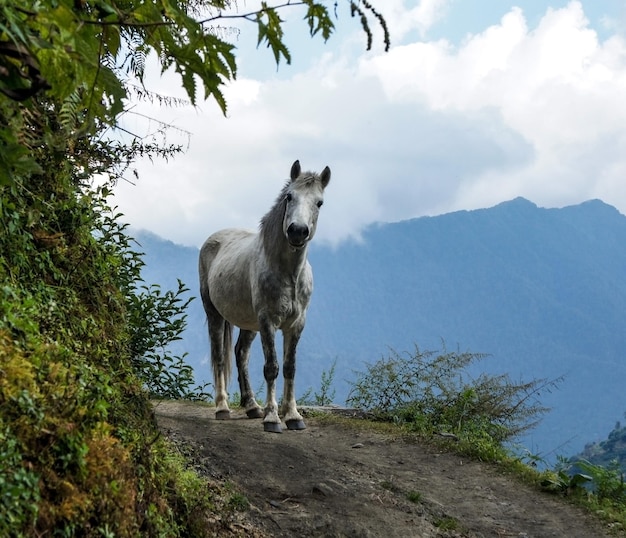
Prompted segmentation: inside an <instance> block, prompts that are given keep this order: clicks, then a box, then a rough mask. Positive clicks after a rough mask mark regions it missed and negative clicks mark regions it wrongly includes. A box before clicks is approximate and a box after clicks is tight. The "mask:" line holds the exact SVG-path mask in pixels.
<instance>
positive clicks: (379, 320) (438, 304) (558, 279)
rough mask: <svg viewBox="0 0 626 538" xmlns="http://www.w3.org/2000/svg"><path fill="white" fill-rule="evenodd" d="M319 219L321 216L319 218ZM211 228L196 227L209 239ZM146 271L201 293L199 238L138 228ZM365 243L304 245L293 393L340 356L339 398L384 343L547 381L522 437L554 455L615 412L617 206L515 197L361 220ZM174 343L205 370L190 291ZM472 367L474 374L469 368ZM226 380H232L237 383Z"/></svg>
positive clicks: (620, 253)
mask: <svg viewBox="0 0 626 538" xmlns="http://www.w3.org/2000/svg"><path fill="white" fill-rule="evenodd" d="M322 217H323V215H322ZM213 231H214V230H207V236H208V235H209V234H210V233H211V232H213ZM135 236H136V237H137V239H138V241H139V243H140V245H141V247H142V248H141V250H143V251H145V253H146V256H145V258H144V259H145V261H146V267H145V268H144V278H145V280H146V282H147V283H153V282H154V283H159V284H161V285H162V286H163V287H164V288H175V287H176V278H180V279H181V280H183V282H185V283H186V284H187V286H188V287H189V288H191V293H192V294H193V295H196V296H197V295H198V291H197V290H198V284H197V256H198V249H196V248H192V247H183V246H180V245H175V244H173V243H171V242H169V241H165V240H162V239H160V238H158V237H157V236H154V235H153V234H150V233H147V232H138V233H136V234H135ZM362 237H363V240H362V242H359V243H357V242H351V243H344V244H342V245H341V246H340V247H339V248H337V249H332V248H330V247H325V246H320V245H317V244H315V242H314V243H313V244H312V245H311V248H310V251H309V252H310V253H309V260H310V262H311V264H312V265H313V272H314V276H315V291H314V294H313V300H312V303H311V307H310V309H309V315H308V319H307V326H306V329H305V332H304V335H303V337H302V340H301V344H300V347H299V355H298V364H297V374H296V384H297V389H298V393H299V394H302V393H303V392H304V391H305V390H306V389H307V388H308V387H313V388H314V389H317V388H319V384H320V376H321V372H322V371H324V370H329V369H330V367H331V365H332V363H333V361H334V360H336V361H337V367H336V376H335V389H336V398H335V400H336V402H337V403H344V401H345V398H346V396H347V393H348V391H349V388H350V385H349V383H348V381H350V380H353V379H354V373H353V372H354V371H355V370H363V369H364V363H365V362H374V361H376V360H378V359H379V358H380V357H381V356H383V355H388V354H389V351H390V349H394V350H396V351H398V352H404V351H408V352H410V351H412V350H413V349H414V346H415V345H416V344H417V345H418V346H419V347H420V349H423V350H439V349H441V347H442V342H445V345H446V347H447V348H448V349H449V350H450V349H456V348H457V347H458V348H459V349H460V350H461V351H471V352H476V353H487V354H489V355H490V357H488V358H486V359H485V360H483V361H482V362H480V363H479V364H478V369H477V371H475V372H473V373H474V374H476V375H477V374H478V373H480V371H486V372H489V373H508V374H509V375H510V376H511V377H512V378H513V379H514V380H519V379H523V380H531V379H534V378H550V379H552V378H556V377H559V376H562V375H564V376H565V380H564V381H563V382H561V383H560V385H559V388H558V390H556V391H552V392H546V393H544V394H542V398H541V401H542V403H544V404H545V405H547V406H549V407H551V408H552V411H551V412H550V413H549V414H548V415H546V416H545V417H544V419H543V421H542V423H541V424H540V425H539V426H538V427H537V428H535V429H534V430H532V431H531V432H530V433H529V435H528V436H527V437H525V438H524V439H522V440H521V442H522V443H523V444H524V445H525V446H526V447H527V448H529V449H530V450H531V452H533V453H536V454H540V455H542V456H548V457H554V455H555V454H562V455H571V454H574V453H576V452H579V451H580V450H581V449H582V447H583V446H584V444H585V443H587V442H589V441H594V440H600V439H603V438H604V437H606V434H607V433H608V432H609V431H610V430H611V428H612V427H613V426H614V424H615V422H616V420H619V419H620V418H622V417H623V415H624V412H625V411H626V391H625V390H624V388H625V387H624V385H625V381H626V356H625V350H626V217H625V216H624V215H622V214H620V213H619V212H618V211H617V210H616V209H615V208H613V207H611V206H609V205H607V204H605V203H603V202H601V201H599V200H591V201H589V202H585V203H583V204H580V205H576V206H571V207H566V208H562V209H545V208H539V207H537V206H536V205H534V204H533V203H531V202H529V201H528V200H525V199H523V198H517V199H515V200H512V201H509V202H505V203H502V204H499V205H497V206H495V207H492V208H489V209H481V210H475V211H459V212H455V213H450V214H446V215H441V216H437V217H423V218H418V219H413V220H409V221H403V222H398V223H393V224H380V225H377V226H373V227H370V228H369V229H367V230H366V231H365V232H364V233H363V236H362ZM177 348H178V350H179V351H186V352H188V353H189V355H188V357H187V359H188V362H189V363H190V364H191V365H192V366H193V367H194V370H195V372H196V379H197V380H198V381H203V380H204V381H210V368H209V365H208V363H207V362H206V361H207V358H208V338H207V336H206V324H205V322H204V313H203V312H202V305H201V304H200V300H199V299H198V300H196V301H193V303H192V305H191V307H190V310H189V317H188V328H187V330H186V332H185V335H184V339H183V341H181V342H179V343H177ZM262 363H263V359H262V352H261V347H260V343H259V341H258V339H257V341H256V342H255V344H254V346H253V356H252V359H251V364H250V367H251V373H252V376H253V380H254V381H253V386H254V387H255V388H260V387H262ZM478 370H480V371H478ZM232 390H237V386H236V384H233V385H232Z"/></svg>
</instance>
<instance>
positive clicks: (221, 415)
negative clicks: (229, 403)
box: [215, 409, 230, 420]
mask: <svg viewBox="0 0 626 538" xmlns="http://www.w3.org/2000/svg"><path fill="white" fill-rule="evenodd" d="M229 418H230V411H229V410H228V409H222V410H221V411H216V412H215V420H228V419H229Z"/></svg>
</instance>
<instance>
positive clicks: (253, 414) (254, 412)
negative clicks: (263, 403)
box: [246, 407, 263, 418]
mask: <svg viewBox="0 0 626 538" xmlns="http://www.w3.org/2000/svg"><path fill="white" fill-rule="evenodd" d="M246 415H247V416H248V418H263V409H261V408H260V407H253V408H252V409H248V410H247V411H246Z"/></svg>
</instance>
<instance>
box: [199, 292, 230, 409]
mask: <svg viewBox="0 0 626 538" xmlns="http://www.w3.org/2000/svg"><path fill="white" fill-rule="evenodd" d="M205 311H206V315H207V321H208V324H209V340H210V343H211V366H212V367H213V384H214V388H215V408H216V409H215V418H216V419H218V420H224V419H228V418H230V409H229V408H228V381H229V378H230V360H231V358H230V346H229V345H228V341H229V340H230V334H229V333H230V331H232V329H231V327H230V324H229V323H227V322H226V320H225V319H224V318H223V317H222V316H221V315H220V314H219V313H218V312H217V310H216V309H215V308H214V307H213V305H212V304H211V303H209V304H208V305H207V303H206V302H205Z"/></svg>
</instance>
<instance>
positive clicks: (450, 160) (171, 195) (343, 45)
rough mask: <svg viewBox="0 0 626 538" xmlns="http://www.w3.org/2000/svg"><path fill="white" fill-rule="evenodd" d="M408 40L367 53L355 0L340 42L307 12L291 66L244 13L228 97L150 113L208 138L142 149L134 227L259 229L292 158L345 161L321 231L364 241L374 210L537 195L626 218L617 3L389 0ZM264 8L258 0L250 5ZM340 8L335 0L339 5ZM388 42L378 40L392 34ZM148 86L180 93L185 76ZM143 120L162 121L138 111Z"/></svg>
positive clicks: (185, 238) (174, 233)
mask: <svg viewBox="0 0 626 538" xmlns="http://www.w3.org/2000/svg"><path fill="white" fill-rule="evenodd" d="M374 4H375V5H376V7H377V8H378V9H379V10H380V11H381V12H382V13H383V14H384V15H385V17H386V19H387V21H388V24H389V29H390V32H391V37H392V48H391V50H390V51H389V52H387V53H385V52H384V51H383V50H382V46H381V44H380V40H377V41H376V45H375V46H374V48H373V50H372V51H369V52H367V51H365V39H364V36H363V34H362V33H361V32H360V30H359V27H358V21H356V20H353V19H351V18H350V17H349V15H348V13H347V12H346V11H345V10H344V11H341V9H340V11H339V20H338V31H337V33H336V35H335V36H333V37H332V38H331V40H330V41H329V42H328V43H327V44H323V42H322V41H321V40H314V41H311V40H310V39H309V38H308V37H307V36H306V35H305V34H306V27H305V26H304V23H303V22H302V21H301V20H300V19H301V16H302V14H301V13H299V12H298V11H297V9H295V8H293V10H292V11H291V12H289V11H285V12H284V14H283V16H284V18H286V19H288V21H289V22H288V24H287V26H286V42H287V44H288V46H289V48H290V50H291V53H292V55H293V63H292V65H291V66H287V65H281V66H280V68H279V69H276V65H275V64H274V60H273V57H272V55H271V53H270V52H269V51H268V50H265V49H263V48H261V49H258V50H257V48H256V35H255V33H254V28H253V27H252V26H248V25H242V26H241V33H240V34H239V38H238V39H236V41H235V44H236V46H237V48H238V60H239V72H238V79H237V81H236V82H234V83H233V84H231V85H230V86H229V88H228V89H227V91H226V97H227V100H228V102H229V110H228V115H227V117H224V116H222V114H221V112H220V111H219V110H218V108H217V106H216V105H215V103H213V102H210V101H209V102H206V103H203V104H201V105H200V106H198V107H197V108H195V109H194V108H176V109H162V108H157V107H156V105H150V104H148V103H140V104H138V105H137V108H136V110H137V111H139V112H141V113H142V114H145V115H148V116H152V117H155V118H159V119H160V120H163V121H167V122H169V123H172V124H173V125H175V126H176V127H178V128H179V129H181V130H183V131H185V132H189V133H191V136H190V137H189V138H188V137H187V135H186V134H183V133H181V132H179V131H172V132H170V133H169V134H168V141H170V142H182V143H184V144H187V143H189V149H188V151H187V152H186V153H185V154H184V155H181V156H179V157H177V158H176V159H174V160H173V161H171V162H169V163H163V162H157V163H156V164H152V163H149V162H140V163H139V164H138V166H137V169H138V172H139V174H140V180H139V181H138V182H136V184H135V185H131V184H130V183H125V182H120V183H119V184H118V186H117V188H116V195H115V203H116V204H117V205H118V207H119V209H120V210H121V211H122V212H123V213H124V214H125V215H126V219H127V220H128V221H129V222H130V223H131V224H132V225H133V226H135V227H139V228H146V229H148V230H151V231H153V232H156V233H158V234H159V235H161V236H163V237H166V238H168V239H171V240H173V241H176V242H179V243H183V244H189V245H200V244H201V243H202V241H203V240H204V239H205V238H206V237H207V236H208V235H209V234H210V233H212V232H213V231H215V230H217V229H220V228H224V227H231V226H237V227H246V228H254V227H256V226H257V224H258V222H259V220H260V218H261V217H262V215H263V214H264V213H265V211H266V210H267V209H268V208H269V206H270V204H271V203H272V201H273V200H274V198H275V196H276V194H277V192H278V191H279V190H280V188H281V186H282V184H283V183H284V181H285V179H286V178H287V177H288V173H289V169H290V167H291V163H292V162H293V161H294V160H295V159H300V161H301V163H302V165H303V167H304V168H308V169H313V170H318V171H319V170H321V169H322V168H323V167H324V166H325V165H329V166H330V167H331V169H332V173H333V174H332V179H331V183H330V185H329V187H328V189H327V194H326V203H325V205H324V209H323V212H322V215H321V216H320V221H319V227H318V238H317V240H318V241H320V242H327V243H331V244H335V245H337V244H340V243H341V242H342V241H345V240H349V239H357V240H358V239H359V237H360V233H361V232H362V230H363V229H364V228H365V227H367V226H368V225H371V224H372V223H374V222H394V221H398V220H404V219H408V218H414V217H419V216H423V215H436V214H441V213H446V212H450V211H456V210H461V209H474V208H479V207H489V206H491V205H494V204H497V203H499V202H502V201H505V200H509V199H512V198H515V197H517V196H524V197H526V198H528V199H530V200H531V201H533V202H535V203H537V204H538V205H540V206H546V207H561V206H564V205H571V204H576V203H580V202H582V201H585V200H588V199H591V198H600V199H602V200H604V201H605V202H607V203H609V204H612V205H614V206H616V207H617V208H618V209H619V210H620V211H621V212H622V213H626V40H625V38H626V31H625V28H626V24H625V21H626V10H625V8H624V7H623V3H622V2H620V1H618V0H600V1H598V0H586V1H569V2H568V1H559V2H557V1H539V0H533V1H525V2H517V3H515V2H507V1H500V0H491V1H480V0H472V1H471V2H470V1H469V0H422V1H421V2H418V1H413V2H409V1H402V0H384V1H383V0H378V1H375V2H374ZM251 5H252V3H251V2H247V7H250V6H251ZM331 5H332V2H331ZM378 37H379V36H378ZM148 86H149V87H150V88H151V89H152V90H155V91H159V92H161V93H163V94H166V95H173V96H180V95H182V92H181V90H180V87H179V86H180V84H179V82H178V80H177V78H176V76H175V75H174V74H172V73H167V74H166V75H164V76H163V77H160V78H159V77H158V76H156V75H153V76H152V77H150V78H149V79H148ZM128 127H130V128H132V129H133V130H139V131H141V130H144V132H146V131H151V130H154V129H155V127H156V124H155V123H154V122H152V123H150V122H148V123H146V122H145V121H143V120H140V119H139V118H133V117H132V115H129V118H128Z"/></svg>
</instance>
